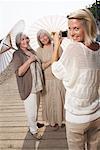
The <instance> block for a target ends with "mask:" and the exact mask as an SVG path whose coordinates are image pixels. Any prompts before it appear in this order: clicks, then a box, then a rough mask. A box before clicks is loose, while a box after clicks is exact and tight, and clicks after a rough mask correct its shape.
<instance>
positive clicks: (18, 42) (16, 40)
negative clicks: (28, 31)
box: [15, 32, 23, 48]
mask: <svg viewBox="0 0 100 150" xmlns="http://www.w3.org/2000/svg"><path fill="white" fill-rule="evenodd" d="M22 35H23V33H22V32H20V33H18V34H17V35H16V38H15V43H16V46H17V47H18V48H20V41H21V37H22Z"/></svg>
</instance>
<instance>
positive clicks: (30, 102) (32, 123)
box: [24, 94, 38, 134]
mask: <svg viewBox="0 0 100 150" xmlns="http://www.w3.org/2000/svg"><path fill="white" fill-rule="evenodd" d="M24 107H25V112H26V115H27V120H28V126H29V129H30V132H31V133H32V134H35V133H37V128H38V127H37V121H36V120H37V94H30V95H29V96H28V98H27V99H26V100H25V101H24Z"/></svg>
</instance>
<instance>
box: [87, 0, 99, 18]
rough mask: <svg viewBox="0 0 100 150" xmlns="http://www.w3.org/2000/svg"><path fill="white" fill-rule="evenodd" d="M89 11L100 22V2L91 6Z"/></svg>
mask: <svg viewBox="0 0 100 150" xmlns="http://www.w3.org/2000/svg"><path fill="white" fill-rule="evenodd" d="M88 9H89V10H90V11H91V12H92V14H93V16H94V17H95V18H96V19H97V20H100V1H98V0H97V1H96V2H95V3H93V4H92V5H91V6H89V7H88Z"/></svg>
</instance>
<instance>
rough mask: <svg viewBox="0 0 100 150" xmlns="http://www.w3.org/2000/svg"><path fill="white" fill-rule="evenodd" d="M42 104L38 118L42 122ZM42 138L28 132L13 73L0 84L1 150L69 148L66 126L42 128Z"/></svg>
mask: <svg viewBox="0 0 100 150" xmlns="http://www.w3.org/2000/svg"><path fill="white" fill-rule="evenodd" d="M41 111H42V107H41V105H40V108H39V114H38V120H39V121H40V122H42V115H41ZM41 134H42V135H43V138H42V140H40V141H38V140H37V141H36V140H35V139H34V138H33V137H32V135H31V134H30V133H29V132H28V128H27V121H26V116H25V112H24V107H23V102H22V101H21V100H20V96H19V93H18V89H17V84H16V78H15V75H14V74H13V75H12V76H11V77H10V78H8V79H7V80H6V81H5V82H3V84H1V85H0V150H67V141H66V137H65V128H60V129H59V130H58V131H52V129H51V128H50V127H49V126H46V127H44V128H41Z"/></svg>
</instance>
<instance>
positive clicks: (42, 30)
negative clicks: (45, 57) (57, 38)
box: [37, 29, 53, 47]
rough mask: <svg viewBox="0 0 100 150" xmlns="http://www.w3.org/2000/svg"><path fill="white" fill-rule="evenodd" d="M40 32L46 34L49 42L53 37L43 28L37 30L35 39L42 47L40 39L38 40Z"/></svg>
mask: <svg viewBox="0 0 100 150" xmlns="http://www.w3.org/2000/svg"><path fill="white" fill-rule="evenodd" d="M41 34H45V35H47V36H48V38H49V41H50V43H51V41H52V40H53V39H52V38H51V36H50V34H49V32H47V31H46V30H44V29H41V30H39V31H38V32H37V41H38V44H39V46H40V47H43V44H42V43H41V41H40V35H41Z"/></svg>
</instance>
